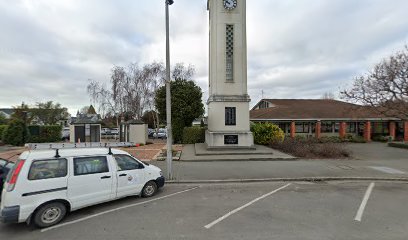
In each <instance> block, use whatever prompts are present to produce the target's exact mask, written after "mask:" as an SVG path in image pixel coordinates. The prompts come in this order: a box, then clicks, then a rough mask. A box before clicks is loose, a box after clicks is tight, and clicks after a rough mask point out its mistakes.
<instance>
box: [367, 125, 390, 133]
mask: <svg viewBox="0 0 408 240" xmlns="http://www.w3.org/2000/svg"><path fill="white" fill-rule="evenodd" d="M388 125H389V123H388V122H374V123H372V128H371V129H372V130H371V131H372V132H373V133H377V134H383V135H386V134H389V129H388V128H389V126H388Z"/></svg>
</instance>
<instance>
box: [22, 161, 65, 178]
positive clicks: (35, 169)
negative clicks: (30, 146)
mask: <svg viewBox="0 0 408 240" xmlns="http://www.w3.org/2000/svg"><path fill="white" fill-rule="evenodd" d="M65 176H67V160H66V159H64V158H61V159H50V160H37V161H33V163H32V164H31V167H30V172H29V173H28V180H41V179H50V178H61V177H65Z"/></svg>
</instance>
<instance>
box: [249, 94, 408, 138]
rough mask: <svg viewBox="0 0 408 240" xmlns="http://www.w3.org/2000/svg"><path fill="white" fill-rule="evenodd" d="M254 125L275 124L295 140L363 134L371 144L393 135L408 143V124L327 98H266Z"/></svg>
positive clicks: (253, 113)
mask: <svg viewBox="0 0 408 240" xmlns="http://www.w3.org/2000/svg"><path fill="white" fill-rule="evenodd" d="M250 119H251V121H252V122H272V123H275V124H277V125H279V127H280V128H281V129H282V130H283V131H284V132H285V134H287V135H289V136H291V137H295V136H296V135H303V136H307V137H312V136H313V137H317V138H320V137H323V136H339V137H341V138H343V137H345V136H346V135H349V134H350V135H359V136H362V137H364V138H365V140H367V141H371V140H372V139H373V137H376V136H392V137H393V138H394V139H396V140H404V141H408V121H406V120H405V121H403V120H401V119H399V118H396V117H389V116H385V115H382V114H380V113H378V112H376V111H374V110H373V108H371V107H365V106H360V105H356V104H351V103H346V102H341V101H337V100H323V99H262V100H261V101H260V102H259V103H258V104H256V105H255V106H254V107H253V108H252V110H251V111H250Z"/></svg>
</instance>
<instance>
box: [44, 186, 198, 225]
mask: <svg viewBox="0 0 408 240" xmlns="http://www.w3.org/2000/svg"><path fill="white" fill-rule="evenodd" d="M197 188H199V187H194V188H189V189H187V190H183V191H180V192H176V193H172V194H169V195H165V196H163V197H158V198H154V199H150V200H147V201H143V202H139V203H134V204H130V205H127V206H123V207H118V208H114V209H111V210H107V211H103V212H100V213H97V214H93V215H89V216H87V217H83V218H80V219H76V220H73V221H70V222H65V223H61V224H58V225H55V226H52V227H49V228H44V229H42V230H41V232H46V231H49V230H52V229H56V228H60V227H64V226H67V225H71V224H74V223H79V222H83V221H85V220H88V219H91V218H95V217H99V216H101V215H105V214H108V213H112V212H116V211H119V210H123V209H126V208H131V207H135V206H139V205H143V204H146V203H151V202H154V201H158V200H161V199H165V198H169V197H172V196H175V195H178V194H181V193H185V192H189V191H192V190H195V189H197Z"/></svg>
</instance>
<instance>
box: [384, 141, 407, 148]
mask: <svg viewBox="0 0 408 240" xmlns="http://www.w3.org/2000/svg"><path fill="white" fill-rule="evenodd" d="M388 146H389V147H395V148H404V149H408V144H407V143H398V142H390V143H388Z"/></svg>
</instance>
